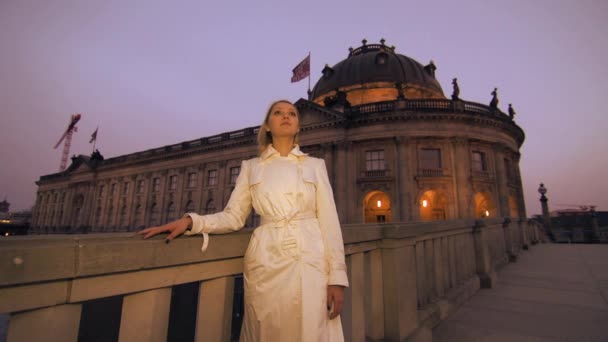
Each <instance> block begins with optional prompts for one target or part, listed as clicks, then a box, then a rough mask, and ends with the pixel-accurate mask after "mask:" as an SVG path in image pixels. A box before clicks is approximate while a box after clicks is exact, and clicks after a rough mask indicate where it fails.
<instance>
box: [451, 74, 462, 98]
mask: <svg viewBox="0 0 608 342" xmlns="http://www.w3.org/2000/svg"><path fill="white" fill-rule="evenodd" d="M452 87H453V89H454V90H453V91H452V101H456V100H460V98H459V97H458V96H459V95H460V87H459V86H458V79H457V78H454V79H452Z"/></svg>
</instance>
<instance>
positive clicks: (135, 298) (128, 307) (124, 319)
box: [118, 287, 171, 342]
mask: <svg viewBox="0 0 608 342" xmlns="http://www.w3.org/2000/svg"><path fill="white" fill-rule="evenodd" d="M170 304H171V288H170V287H167V288H162V289H156V290H150V291H144V292H139V293H135V294H132V295H128V296H125V297H124V299H123V302H122V316H121V319H120V332H119V336H118V341H119V342H129V341H150V342H152V341H159V342H160V341H166V340H167V331H168V329H169V306H170Z"/></svg>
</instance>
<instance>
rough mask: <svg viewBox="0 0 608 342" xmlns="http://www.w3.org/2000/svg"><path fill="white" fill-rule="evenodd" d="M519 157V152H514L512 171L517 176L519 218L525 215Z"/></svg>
mask: <svg viewBox="0 0 608 342" xmlns="http://www.w3.org/2000/svg"><path fill="white" fill-rule="evenodd" d="M520 158H521V154H520V153H515V154H514V157H513V172H515V176H516V178H517V186H518V191H517V201H518V203H517V210H518V214H519V217H520V218H525V217H526V202H525V200H524V190H523V189H524V186H523V184H522V181H521V172H520V169H519V160H520Z"/></svg>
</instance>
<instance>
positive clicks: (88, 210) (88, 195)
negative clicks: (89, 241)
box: [81, 182, 95, 232]
mask: <svg viewBox="0 0 608 342" xmlns="http://www.w3.org/2000/svg"><path fill="white" fill-rule="evenodd" d="M86 187H87V189H86V191H85V195H84V203H83V205H82V220H81V222H82V225H83V226H85V227H86V228H85V229H86V230H87V232H90V231H91V228H92V227H93V221H94V220H95V185H94V184H93V182H87V186H86Z"/></svg>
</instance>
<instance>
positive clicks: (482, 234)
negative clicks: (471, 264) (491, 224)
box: [473, 220, 498, 288]
mask: <svg viewBox="0 0 608 342" xmlns="http://www.w3.org/2000/svg"><path fill="white" fill-rule="evenodd" d="M486 234H487V233H486V230H485V224H484V222H483V221H482V220H475V226H474V227H473V239H474V244H475V269H476V272H477V275H478V276H479V282H480V285H481V287H482V288H492V287H494V285H495V284H496V281H497V280H498V278H497V275H496V272H494V270H493V269H492V258H491V256H490V250H489V248H488V244H487V242H486V240H487V239H486Z"/></svg>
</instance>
